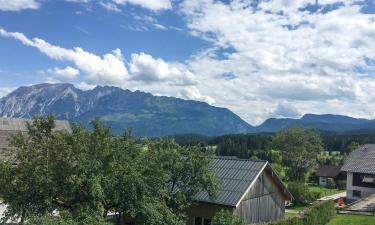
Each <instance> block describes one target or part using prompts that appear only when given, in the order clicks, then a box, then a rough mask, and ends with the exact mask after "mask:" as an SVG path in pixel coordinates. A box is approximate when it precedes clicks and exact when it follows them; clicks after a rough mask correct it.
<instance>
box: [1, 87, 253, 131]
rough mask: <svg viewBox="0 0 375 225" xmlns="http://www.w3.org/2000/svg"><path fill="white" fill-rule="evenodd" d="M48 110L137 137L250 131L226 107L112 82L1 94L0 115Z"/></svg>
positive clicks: (32, 113)
mask: <svg viewBox="0 0 375 225" xmlns="http://www.w3.org/2000/svg"><path fill="white" fill-rule="evenodd" d="M51 113H52V114H54V115H55V116H56V117H57V119H67V120H69V121H74V122H80V123H83V124H85V125H88V124H89V123H90V121H91V120H92V119H93V118H95V117H97V118H100V119H101V120H103V121H104V122H105V123H106V124H107V125H110V126H111V127H112V129H113V131H114V132H115V133H121V132H123V131H124V129H126V128H132V131H133V133H134V134H135V135H139V136H164V135H173V134H184V133H197V134H204V135H208V136H216V135H223V134H231V133H246V132H254V127H252V126H251V125H249V124H248V123H246V122H245V121H243V120H242V119H241V118H240V117H239V116H237V115H236V114H234V113H233V112H231V111H230V110H228V109H226V108H219V107H214V106H211V105H209V104H207V103H204V102H198V101H189V100H182V99H178V98H173V97H159V96H153V95H151V94H149V93H144V92H140V91H135V92H132V91H129V90H123V89H120V88H117V87H109V86H104V87H102V86H98V87H96V88H95V89H93V90H88V91H83V90H80V89H77V88H75V87H74V86H73V85H72V84H38V85H33V86H29V87H20V88H18V89H17V90H15V91H13V92H12V93H10V94H8V95H7V96H5V97H3V98H1V99H0V116H1V117H21V118H30V117H33V116H35V115H48V114H51Z"/></svg>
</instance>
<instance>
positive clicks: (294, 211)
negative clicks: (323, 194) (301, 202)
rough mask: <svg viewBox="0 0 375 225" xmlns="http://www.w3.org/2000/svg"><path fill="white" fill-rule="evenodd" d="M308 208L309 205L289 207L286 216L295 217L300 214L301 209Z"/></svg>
mask: <svg viewBox="0 0 375 225" xmlns="http://www.w3.org/2000/svg"><path fill="white" fill-rule="evenodd" d="M306 208H308V206H305V207H303V206H291V207H287V208H286V209H285V218H286V219H287V218H291V217H295V216H298V213H299V212H300V211H303V210H305V209H306Z"/></svg>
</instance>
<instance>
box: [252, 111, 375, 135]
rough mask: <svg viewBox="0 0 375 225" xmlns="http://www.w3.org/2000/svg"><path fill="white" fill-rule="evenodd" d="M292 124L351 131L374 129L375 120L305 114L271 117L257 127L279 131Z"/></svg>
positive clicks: (328, 129) (336, 130)
mask: <svg viewBox="0 0 375 225" xmlns="http://www.w3.org/2000/svg"><path fill="white" fill-rule="evenodd" d="M290 126H304V127H310V128H315V129H318V130H323V131H332V132H350V131H355V130H374V131H375V120H368V119H357V118H353V117H349V116H342V115H333V114H322V115H316V114H305V115H304V116H303V117H301V118H300V119H290V118H280V119H276V118H270V119H267V120H266V121H264V122H263V123H262V124H261V125H259V126H257V127H256V130H257V132H277V131H279V130H281V129H283V128H286V127H290Z"/></svg>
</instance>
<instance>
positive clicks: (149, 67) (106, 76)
mask: <svg viewBox="0 0 375 225" xmlns="http://www.w3.org/2000/svg"><path fill="white" fill-rule="evenodd" d="M0 36H3V37H7V38H13V39H15V40H18V41H20V42H21V43H23V44H24V45H26V46H30V47H34V48H36V49H38V50H39V51H40V52H42V53H43V54H45V55H47V56H49V57H50V58H51V59H54V60H61V61H68V62H71V63H73V64H74V65H75V68H73V67H71V66H67V67H65V68H57V67H55V68H52V69H48V70H46V71H39V75H41V76H42V78H44V80H46V81H48V82H74V81H77V80H78V79H77V78H78V76H79V75H80V72H82V76H80V77H79V78H80V83H79V87H80V88H82V89H91V88H93V87H95V86H96V85H106V84H107V85H114V86H118V87H122V88H128V89H131V90H141V91H146V92H151V93H153V94H160V95H166V96H180V97H182V98H185V99H192V100H199V101H206V102H208V103H211V104H212V103H213V102H214V100H213V98H211V97H209V95H207V94H202V93H201V92H200V90H198V89H197V88H196V87H194V86H195V85H198V84H199V82H198V80H197V76H196V75H195V74H193V73H192V72H191V71H190V70H189V69H188V68H187V67H186V65H184V64H181V63H176V62H167V61H165V60H163V59H161V58H154V57H153V56H151V55H149V54H146V53H139V54H132V55H131V60H130V61H129V62H125V60H124V59H123V56H122V54H121V51H120V50H119V49H116V50H114V51H113V52H112V53H109V54H106V55H104V56H103V57H100V56H97V55H95V54H93V53H90V52H87V51H85V50H83V49H82V48H74V49H66V48H63V47H60V46H56V45H52V44H50V43H48V42H46V41H44V40H42V39H39V38H34V39H30V38H28V37H26V36H25V35H24V34H23V33H19V32H8V31H6V30H4V29H1V28H0ZM127 65H128V67H129V69H130V74H129V73H128V69H127Z"/></svg>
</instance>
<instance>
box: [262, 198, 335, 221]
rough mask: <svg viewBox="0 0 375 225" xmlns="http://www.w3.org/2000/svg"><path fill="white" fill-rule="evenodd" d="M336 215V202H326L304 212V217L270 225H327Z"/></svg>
mask: <svg viewBox="0 0 375 225" xmlns="http://www.w3.org/2000/svg"><path fill="white" fill-rule="evenodd" d="M335 213H336V211H335V204H334V202H333V201H324V202H320V203H318V204H316V205H314V206H313V207H311V208H309V209H307V210H305V211H303V216H296V217H292V218H289V219H286V220H281V221H275V222H272V223H270V224H269V225H325V224H327V223H328V222H329V221H330V220H331V219H332V218H333V216H334V215H335Z"/></svg>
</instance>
